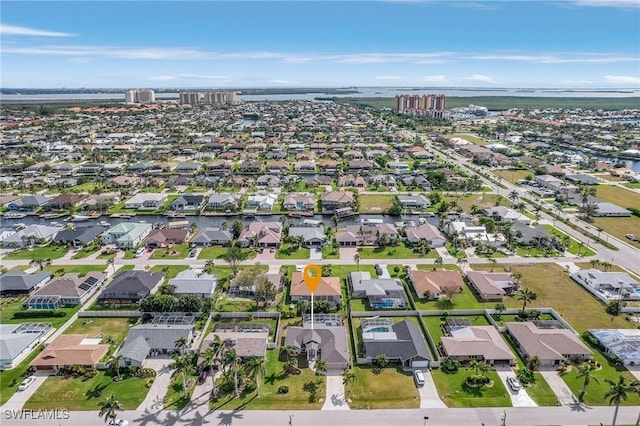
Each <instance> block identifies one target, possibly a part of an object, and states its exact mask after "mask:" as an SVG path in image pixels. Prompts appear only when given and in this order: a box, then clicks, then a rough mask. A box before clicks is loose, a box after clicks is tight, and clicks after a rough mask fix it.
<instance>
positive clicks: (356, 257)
mask: <svg viewBox="0 0 640 426" xmlns="http://www.w3.org/2000/svg"><path fill="white" fill-rule="evenodd" d="M353 261H354V262H356V265H358V271H360V255H359V254H358V253H356V254H354V255H353Z"/></svg>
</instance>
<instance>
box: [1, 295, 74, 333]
mask: <svg viewBox="0 0 640 426" xmlns="http://www.w3.org/2000/svg"><path fill="white" fill-rule="evenodd" d="M24 300H26V298H25V299H24ZM24 300H23V301H24ZM79 310H80V305H78V306H70V307H64V308H58V309H56V312H64V313H65V316H63V317H38V318H13V314H15V313H16V312H21V311H22V312H24V311H25V310H23V309H22V303H19V304H17V303H12V304H11V305H10V306H8V307H7V308H3V309H2V310H1V311H0V312H1V313H2V323H3V324H21V323H23V322H50V323H51V326H52V327H53V328H60V326H61V325H62V324H64V323H65V322H67V321H69V318H71V317H72V316H73V315H74V314H75V313H76V312H78V311H79Z"/></svg>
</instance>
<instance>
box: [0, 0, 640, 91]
mask: <svg viewBox="0 0 640 426" xmlns="http://www.w3.org/2000/svg"><path fill="white" fill-rule="evenodd" d="M0 8H1V13H0V61H1V62H0V71H1V73H0V86H2V87H5V88H27V87H30V88H31V87H33V88H60V87H66V88H79V87H85V88H125V87H152V88H178V87H179V88H189V87H193V88H252V87H348V86H361V87H362V86H381V87H382V86H387V87H516V88H517V87H522V88H541V87H547V88H639V87H640V1H639V0H555V1H523V0H520V1H517V0H512V1H463V0H449V1H435V0H386V1H352V2H344V1H328V0H327V1H253V2H252V1H243V0H236V1H233V2H230V1H229V2H228V1H193V2H189V1H180V2H177V1H108V2H106V1H70V2H60V1H39V2H36V1H29V0H26V1H25V0H20V1H15V0H3V1H2V3H1V6H0Z"/></svg>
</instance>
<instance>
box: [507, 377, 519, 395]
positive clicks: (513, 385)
mask: <svg viewBox="0 0 640 426" xmlns="http://www.w3.org/2000/svg"><path fill="white" fill-rule="evenodd" d="M507 383H508V384H509V387H510V388H511V389H512V390H513V391H514V392H519V391H520V389H522V385H521V384H520V382H519V381H518V379H516V378H515V377H508V378H507Z"/></svg>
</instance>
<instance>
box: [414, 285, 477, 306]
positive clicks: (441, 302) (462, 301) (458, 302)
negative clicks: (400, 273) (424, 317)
mask: <svg viewBox="0 0 640 426" xmlns="http://www.w3.org/2000/svg"><path fill="white" fill-rule="evenodd" d="M407 287H408V288H409V291H411V295H412V296H413V301H414V302H415V304H416V308H417V309H418V310H419V311H431V310H442V309H444V310H452V309H482V308H483V305H482V304H481V303H480V302H478V299H476V297H475V296H474V295H473V293H471V290H469V288H468V287H467V286H466V285H465V286H464V287H462V293H457V294H455V295H454V296H453V300H452V301H449V300H446V298H442V299H436V300H428V299H426V298H418V295H417V294H416V292H415V289H414V288H413V285H412V284H411V283H409V284H408V285H407Z"/></svg>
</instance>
